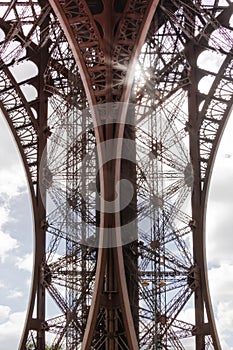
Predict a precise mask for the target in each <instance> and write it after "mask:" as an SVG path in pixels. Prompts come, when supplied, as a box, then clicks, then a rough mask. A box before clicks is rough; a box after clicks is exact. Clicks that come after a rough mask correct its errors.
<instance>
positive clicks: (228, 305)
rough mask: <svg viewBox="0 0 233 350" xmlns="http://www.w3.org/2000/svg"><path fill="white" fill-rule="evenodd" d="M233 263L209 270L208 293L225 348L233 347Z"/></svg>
mask: <svg viewBox="0 0 233 350" xmlns="http://www.w3.org/2000/svg"><path fill="white" fill-rule="evenodd" d="M232 276H233V265H228V264H222V265H221V266H219V267H217V268H212V269H211V270H210V271H209V285H210V294H211V298H212V301H213V305H214V313H215V317H216V324H217V329H218V332H219V337H220V342H221V345H222V347H223V349H225V350H232V349H233V339H232V325H233V299H232V291H233V279H232Z"/></svg>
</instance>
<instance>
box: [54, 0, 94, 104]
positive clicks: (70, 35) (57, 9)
mask: <svg viewBox="0 0 233 350" xmlns="http://www.w3.org/2000/svg"><path fill="white" fill-rule="evenodd" d="M49 3H50V5H51V7H52V9H53V11H54V13H55V15H56V16H57V18H58V20H59V22H60V25H61V27H62V29H63V31H64V33H65V35H66V38H67V40H68V43H69V45H70V47H71V50H72V52H73V55H74V58H75V60H76V63H77V65H78V67H79V70H80V75H81V78H82V81H83V85H84V88H85V92H86V95H87V98H88V100H89V104H90V106H92V105H95V104H96V98H95V95H94V92H93V87H92V83H91V79H90V77H89V74H88V71H87V67H86V65H85V62H84V60H83V58H82V54H81V51H80V48H79V45H78V44H77V41H76V38H75V36H74V32H73V30H72V28H71V25H70V23H69V21H68V18H67V17H66V14H65V12H64V10H63V8H62V6H61V4H60V1H59V0H49Z"/></svg>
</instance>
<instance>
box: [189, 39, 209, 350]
mask: <svg viewBox="0 0 233 350" xmlns="http://www.w3.org/2000/svg"><path fill="white" fill-rule="evenodd" d="M187 59H188V63H189V65H190V67H189V79H190V85H189V89H188V114H189V124H190V130H189V138H190V157H191V162H192V166H193V175H194V181H193V191H192V218H193V222H194V223H195V225H193V257H194V264H195V265H196V266H197V270H198V271H199V283H198V284H197V285H196V288H195V291H194V296H195V301H194V302H195V325H196V329H197V334H196V349H197V350H204V348H205V336H204V333H203V332H202V331H201V330H202V329H203V325H204V295H203V288H204V287H205V286H204V285H203V278H202V277H203V276H202V275H203V262H204V254H203V245H204V237H203V215H202V212H201V178H200V154H199V118H198V117H199V113H198V106H199V104H198V78H197V48H196V46H195V44H194V43H193V42H191V41H190V42H189V43H187Z"/></svg>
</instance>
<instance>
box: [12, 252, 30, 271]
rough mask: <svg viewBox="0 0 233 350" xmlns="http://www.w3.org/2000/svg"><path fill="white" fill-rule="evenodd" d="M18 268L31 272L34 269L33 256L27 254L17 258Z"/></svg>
mask: <svg viewBox="0 0 233 350" xmlns="http://www.w3.org/2000/svg"><path fill="white" fill-rule="evenodd" d="M16 266H17V267H18V268H19V269H21V270H26V271H29V272H31V271H32V267H33V254H32V253H31V254H25V255H24V256H22V257H18V258H17V262H16Z"/></svg>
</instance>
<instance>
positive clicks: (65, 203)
mask: <svg viewBox="0 0 233 350" xmlns="http://www.w3.org/2000/svg"><path fill="white" fill-rule="evenodd" d="M232 10H233V3H232V2H231V1H228V0H226V1H220V0H215V1H205V0H203V1H191V0H190V1H179V0H169V1H163V0H161V1H156V0H115V1H114V0H111V1H110V0H96V1H91V0H74V1H66V0H61V1H59V0H49V1H44V0H43V1H37V0H35V1H27V0H25V1H18V0H14V1H10V2H6V1H0V13H1V18H0V55H1V57H0V68H1V69H0V107H1V110H2V112H3V114H4V116H5V118H6V120H7V122H8V124H9V127H10V128H11V131H12V133H13V135H14V138H15V140H16V143H17V145H18V148H19V151H20V153H21V156H22V161H23V164H24V167H25V171H26V174H27V179H28V183H29V186H30V191H31V197H32V203H33V210H34V221H35V253H34V262H35V264H34V265H35V266H34V273H33V282H32V292H31V297H30V301H29V308H28V314H27V319H26V322H25V329H24V332H23V335H22V339H21V343H20V350H25V349H38V350H44V349H45V345H46V343H51V344H52V345H51V346H52V349H67V350H68V349H69V350H71V349H82V350H88V349H93V350H120V349H124V350H127V349H130V350H136V349H142V350H152V349H153V350H154V349H156V350H158V349H179V350H182V349H196V350H204V349H205V350H207V349H215V350H219V349H221V346H220V343H219V340H218V335H217V332H216V327H215V322H214V316H213V312H212V306H211V300H210V295H209V290H208V278H207V270H206V260H205V210H206V202H207V194H208V186H209V182H210V176H211V170H212V167H213V163H214V159H215V155H216V151H217V148H218V144H219V141H220V139H221V135H222V132H223V130H224V127H225V125H226V122H227V119H228V116H229V114H230V109H231V106H232V89H233V88H232V60H233V58H232V44H233V37H232V27H231V16H232ZM210 57H211V59H210ZM210 62H212V64H210ZM119 183H120V185H119ZM187 308H189V309H192V310H193V318H192V320H187V319H186V313H185V310H186V309H187Z"/></svg>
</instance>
